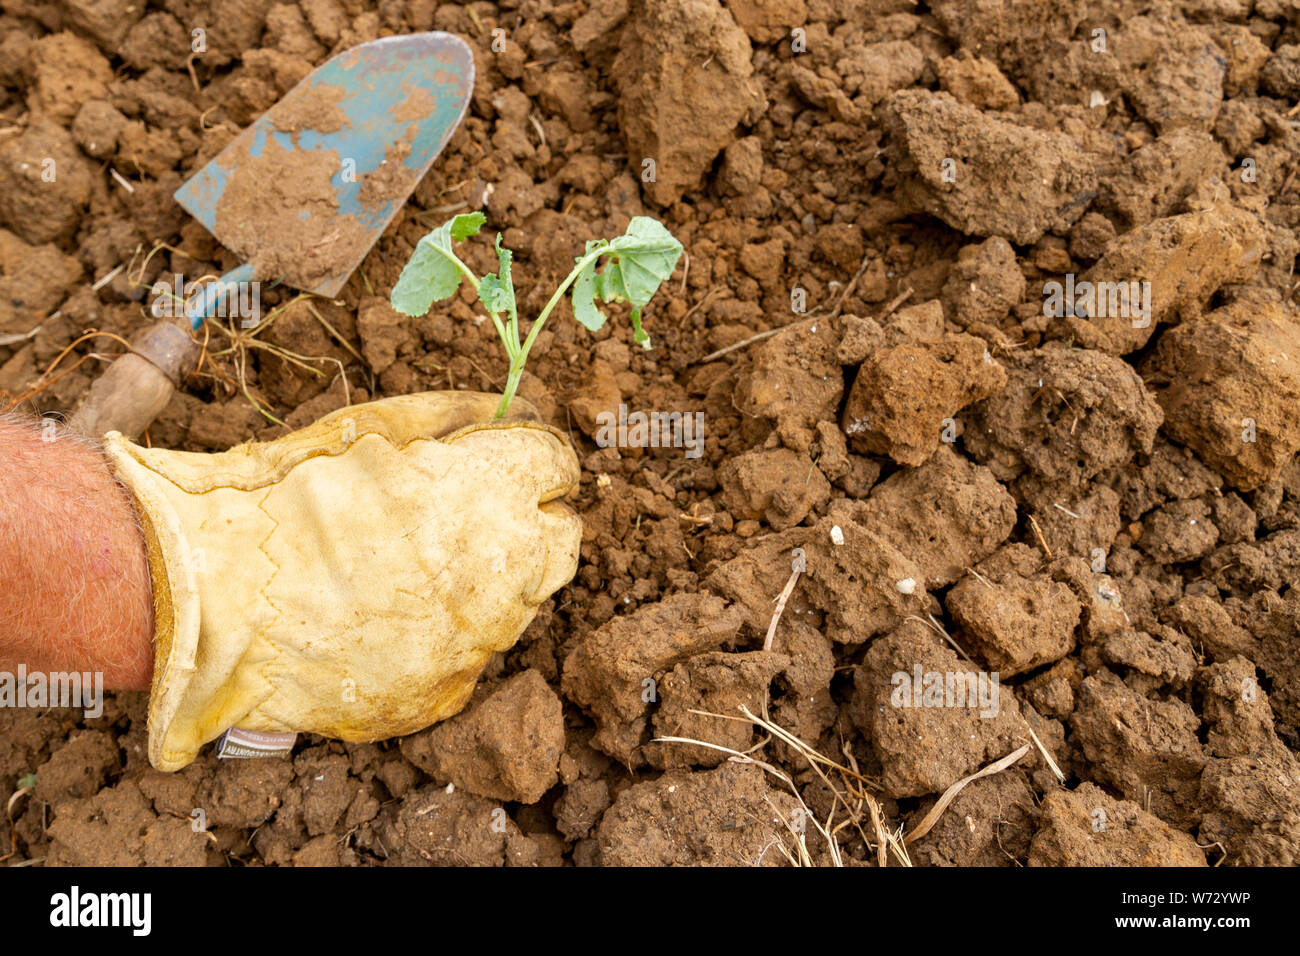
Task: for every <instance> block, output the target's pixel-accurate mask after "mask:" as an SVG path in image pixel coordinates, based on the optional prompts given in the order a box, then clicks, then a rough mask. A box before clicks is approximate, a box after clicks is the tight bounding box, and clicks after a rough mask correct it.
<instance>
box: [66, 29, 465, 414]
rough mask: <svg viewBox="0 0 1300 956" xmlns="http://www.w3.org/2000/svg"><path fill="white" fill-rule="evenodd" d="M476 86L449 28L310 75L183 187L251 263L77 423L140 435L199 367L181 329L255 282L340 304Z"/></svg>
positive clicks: (141, 348) (119, 369)
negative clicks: (190, 366) (337, 298)
mask: <svg viewBox="0 0 1300 956" xmlns="http://www.w3.org/2000/svg"><path fill="white" fill-rule="evenodd" d="M473 87H474V57H473V55H472V53H471V52H470V49H469V47H468V46H466V44H465V42H464V41H463V40H461V39H460V38H458V37H455V36H452V35H451V34H448V33H417V34H411V35H408V36H396V37H386V38H384V39H381V40H374V41H371V42H370V43H364V44H362V45H361V46H357V47H353V48H352V49H350V50H347V51H345V52H343V53H340V54H339V55H337V56H335V57H333V58H332V59H330V60H329V61H328V62H326V63H325V64H323V65H322V66H320V67H317V68H316V69H315V70H314V71H312V73H310V74H309V75H308V76H307V77H306V78H304V79H303V80H302V81H301V82H300V83H298V85H297V86H295V87H294V88H293V89H292V90H290V91H289V92H288V93H287V94H286V95H285V96H284V98H283V99H281V100H280V101H279V102H278V103H276V105H275V106H273V107H271V109H270V110H268V111H267V112H266V113H264V114H263V115H262V116H260V117H259V118H258V119H257V120H256V121H255V122H254V123H253V124H252V125H251V126H249V127H248V128H247V129H245V130H244V131H243V132H241V133H240V134H239V135H238V136H236V137H235V139H233V140H232V141H231V142H230V143H229V144H228V145H227V146H226V148H225V149H223V150H222V151H221V152H220V153H219V154H218V155H217V156H216V158H214V159H213V160H212V161H211V162H209V163H208V164H207V165H206V166H204V167H203V169H201V170H200V171H199V172H198V173H197V174H195V175H194V176H193V177H192V178H191V179H190V180H189V181H188V182H186V183H185V185H184V186H182V187H181V188H180V189H179V190H177V191H176V200H177V202H179V203H180V204H181V205H182V206H184V207H185V208H186V209H187V210H188V211H189V212H190V214H191V215H193V216H194V217H195V218H196V219H198V220H199V222H201V223H203V225H204V226H205V227H206V228H207V229H208V231H209V232H211V233H212V234H213V235H214V236H215V237H216V238H217V239H218V240H219V241H220V242H221V243H222V245H224V246H226V248H228V249H230V250H231V251H232V252H235V253H237V254H238V255H239V256H240V257H241V258H242V259H243V260H244V262H245V263H246V264H245V265H242V266H240V267H239V268H237V269H234V270H232V271H231V272H228V273H226V274H225V275H224V276H222V277H221V278H220V279H218V280H216V281H214V282H211V283H209V284H208V285H207V286H205V287H204V288H203V289H202V290H200V291H199V292H197V293H196V294H195V295H193V296H192V297H191V298H190V299H189V300H188V301H186V302H184V303H183V313H184V314H183V316H179V318H182V319H183V320H185V321H183V322H179V323H173V322H160V323H158V324H156V325H154V326H152V327H150V328H149V329H147V330H146V331H145V332H144V333H143V335H142V336H141V337H140V338H139V339H137V340H136V341H134V342H133V343H132V351H131V352H130V353H128V354H126V355H123V356H122V357H121V358H119V359H118V360H117V361H116V362H114V363H113V365H112V366H111V367H110V368H109V370H108V371H107V372H106V373H105V374H104V375H103V376H101V377H100V378H99V379H98V380H97V381H96V382H95V383H94V385H93V386H92V387H91V389H90V390H89V392H87V395H86V398H85V400H84V401H83V403H82V405H81V406H80V407H79V408H78V410H77V412H76V414H75V415H74V416H73V419H72V424H73V426H74V427H76V428H78V429H80V430H81V431H83V432H84V433H86V434H89V435H92V436H95V437H97V436H99V435H102V434H103V433H104V432H106V431H110V430H117V431H120V432H122V434H124V435H127V436H128V437H134V436H136V435H138V434H139V433H140V432H142V431H143V430H144V429H145V428H146V427H147V426H148V424H149V423H150V422H151V421H153V419H154V418H155V417H156V416H157V414H158V413H159V412H161V411H162V409H163V408H164V407H165V406H166V404H167V399H168V398H170V396H171V392H172V390H173V389H174V388H175V385H176V382H177V381H178V377H179V376H180V374H182V370H183V369H184V367H185V365H186V363H187V361H192V359H193V356H194V344H193V342H192V340H191V339H190V336H189V335H188V334H187V333H186V332H185V331H184V329H183V327H182V326H186V325H187V326H190V327H192V328H196V329H197V328H198V327H199V326H201V325H202V323H203V321H204V319H205V318H207V317H209V316H211V315H213V314H216V313H222V314H225V313H224V312H223V309H225V308H226V307H227V306H234V307H238V306H239V305H242V304H246V300H245V302H244V303H236V302H233V301H232V297H236V296H241V295H242V294H243V293H245V291H246V290H247V289H249V288H250V287H251V288H253V289H256V288H257V286H256V285H253V283H257V282H282V283H284V284H287V285H289V286H292V287H294V288H299V289H304V290H306V291H308V292H313V293H316V294H318V295H323V296H334V295H337V294H338V292H339V291H340V290H341V289H342V288H343V285H344V284H345V283H346V282H347V280H348V277H349V276H350V275H351V274H352V272H353V270H354V269H355V268H356V267H357V266H358V265H359V264H360V263H361V261H362V259H364V258H365V256H366V253H367V252H369V251H370V247H371V246H372V245H374V243H375V242H376V241H377V240H378V239H379V237H380V235H382V234H383V232H384V229H385V228H386V227H387V226H388V224H389V222H391V221H392V218H393V217H394V216H395V215H396V214H397V211H398V210H399V209H400V208H401V207H402V204H403V203H404V202H405V201H406V199H407V197H408V196H409V195H410V193H411V191H412V190H413V189H414V188H415V186H416V184H417V183H418V182H419V181H420V178H421V177H422V176H423V175H424V173H425V172H426V171H427V170H428V168H429V166H430V165H431V164H432V163H433V161H434V159H436V158H437V156H438V154H439V153H440V152H442V149H443V147H444V146H445V145H446V143H447V140H448V139H450V138H451V134H452V133H453V132H454V131H455V129H456V127H457V125H458V124H459V123H460V120H461V117H463V116H464V114H465V108H466V106H467V105H468V103H469V98H470V94H471V92H472V91H473ZM178 291H179V290H178ZM259 298H260V297H259ZM178 311H181V310H178ZM232 314H233V313H232ZM238 314H240V315H243V312H242V311H241V312H240V313H238ZM244 324H245V326H246V327H247V325H248V324H251V323H248V322H245V323H244Z"/></svg>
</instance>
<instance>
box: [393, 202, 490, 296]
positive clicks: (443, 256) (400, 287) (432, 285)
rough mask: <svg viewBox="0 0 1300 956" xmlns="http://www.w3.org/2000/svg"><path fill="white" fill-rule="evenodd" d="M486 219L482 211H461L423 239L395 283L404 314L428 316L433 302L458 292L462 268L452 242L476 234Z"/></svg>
mask: <svg viewBox="0 0 1300 956" xmlns="http://www.w3.org/2000/svg"><path fill="white" fill-rule="evenodd" d="M485 222H487V217H486V216H484V215H483V214H482V213H481V212H469V213H461V214H460V215H459V216H456V217H454V218H452V219H449V220H448V221H447V222H444V223H443V224H442V225H441V226H439V227H438V228H437V229H435V230H433V232H431V233H429V234H428V235H427V236H425V237H424V238H423V239H421V240H420V241H419V243H418V244H417V245H416V247H415V252H414V253H412V255H411V261H410V262H408V263H407V264H406V267H405V268H404V269H402V274H401V275H400V276H399V277H398V279H397V285H395V286H393V294H392V295H391V296H390V297H389V301H390V302H391V303H392V305H393V308H394V309H396V310H397V311H398V312H401V313H402V314H403V315H412V316H415V315H424V313H426V312H428V311H429V307H430V306H431V305H433V303H435V302H441V301H442V300H443V299H450V298H451V297H452V296H453V295H455V294H456V290H457V289H458V288H460V280H461V270H460V266H459V264H458V261H457V259H456V254H455V253H454V252H452V250H451V244H452V242H453V241H455V242H460V241H462V240H464V239H468V238H469V237H470V236H473V235H476V234H477V233H478V231H479V229H481V228H482V227H483V223H485Z"/></svg>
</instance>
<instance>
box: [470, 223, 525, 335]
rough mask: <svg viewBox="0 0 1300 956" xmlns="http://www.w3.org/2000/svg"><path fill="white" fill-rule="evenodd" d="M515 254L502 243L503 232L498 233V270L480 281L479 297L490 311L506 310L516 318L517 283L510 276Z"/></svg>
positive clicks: (511, 316) (512, 317)
mask: <svg viewBox="0 0 1300 956" xmlns="http://www.w3.org/2000/svg"><path fill="white" fill-rule="evenodd" d="M514 256H515V254H514V253H513V252H511V251H510V250H509V249H506V248H505V247H504V246H502V245H501V233H499V232H498V233H497V272H496V274H495V275H486V276H484V277H483V279H482V280H481V281H480V282H479V286H478V298H479V301H480V302H482V303H483V304H484V305H485V306H487V309H488V311H489V312H506V313H508V314H509V316H510V318H511V319H512V320H514V319H515V318H517V317H518V314H519V313H518V306H517V305H516V304H515V283H514V279H512V278H511V276H510V263H511V262H512V261H513V260H514Z"/></svg>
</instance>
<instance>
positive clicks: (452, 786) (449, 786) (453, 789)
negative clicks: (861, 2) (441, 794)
mask: <svg viewBox="0 0 1300 956" xmlns="http://www.w3.org/2000/svg"><path fill="white" fill-rule="evenodd" d="M447 792H448V793H455V792H456V785H455V784H454V783H449V784H447Z"/></svg>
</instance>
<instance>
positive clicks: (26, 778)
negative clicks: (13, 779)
mask: <svg viewBox="0 0 1300 956" xmlns="http://www.w3.org/2000/svg"><path fill="white" fill-rule="evenodd" d="M34 786H36V774H34V773H25V774H23V775H22V776H21V777H19V778H18V789H19V790H26V789H27V788H28V787H34Z"/></svg>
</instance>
